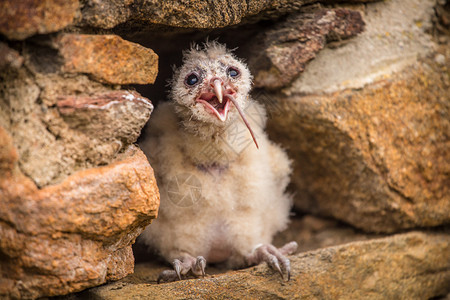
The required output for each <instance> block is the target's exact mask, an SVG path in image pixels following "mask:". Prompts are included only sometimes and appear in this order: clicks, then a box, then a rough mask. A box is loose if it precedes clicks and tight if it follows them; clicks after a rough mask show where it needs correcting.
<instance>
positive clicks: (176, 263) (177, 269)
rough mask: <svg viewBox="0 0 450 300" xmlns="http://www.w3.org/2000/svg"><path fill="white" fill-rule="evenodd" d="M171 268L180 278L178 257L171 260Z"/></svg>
mask: <svg viewBox="0 0 450 300" xmlns="http://www.w3.org/2000/svg"><path fill="white" fill-rule="evenodd" d="M173 269H174V270H175V273H177V276H178V279H179V280H181V273H180V272H181V261H180V260H178V259H175V260H174V261H173Z"/></svg>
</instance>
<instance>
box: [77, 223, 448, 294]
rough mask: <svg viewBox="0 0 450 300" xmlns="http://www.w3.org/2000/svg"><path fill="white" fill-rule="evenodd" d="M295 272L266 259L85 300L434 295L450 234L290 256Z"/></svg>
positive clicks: (444, 287) (119, 287)
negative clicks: (283, 271) (286, 275)
mask: <svg viewBox="0 0 450 300" xmlns="http://www.w3.org/2000/svg"><path fill="white" fill-rule="evenodd" d="M291 267H292V277H291V280H290V281H289V282H283V281H282V280H281V279H280V275H279V274H278V273H277V272H275V271H274V270H271V269H270V268H268V267H267V265H265V264H262V265H259V266H256V267H253V268H249V269H245V270H239V271H232V272H228V273H226V274H221V275H213V276H211V275H210V276H207V278H205V279H192V280H185V281H178V282H173V283H167V284H156V282H155V280H156V276H157V274H155V275H154V276H155V277H153V278H146V279H145V281H144V282H141V283H130V282H127V281H126V280H124V281H122V282H117V283H113V284H110V285H106V286H102V287H98V288H94V289H91V290H89V291H87V292H84V293H82V294H81V295H80V299H85V298H89V299H137V298H151V299H167V298H170V299H186V298H196V299H223V298H226V299H242V298H252V299H266V298H269V299H272V298H276V299H362V298H364V299H430V298H432V297H435V296H439V295H445V294H446V293H448V292H449V291H450V290H449V286H448V282H449V281H450V236H449V235H448V234H445V233H425V232H412V233H408V234H400V235H395V236H392V237H387V238H383V239H377V240H370V241H366V242H354V243H350V244H345V245H342V246H335V247H330V248H324V249H320V250H316V251H313V252H306V253H301V254H297V255H294V256H291Z"/></svg>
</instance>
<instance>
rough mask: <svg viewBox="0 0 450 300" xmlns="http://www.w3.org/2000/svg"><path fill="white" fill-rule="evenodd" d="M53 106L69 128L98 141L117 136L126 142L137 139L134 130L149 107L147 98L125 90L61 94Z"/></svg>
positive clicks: (151, 107) (137, 131)
mask: <svg viewBox="0 0 450 300" xmlns="http://www.w3.org/2000/svg"><path fill="white" fill-rule="evenodd" d="M56 106H57V107H58V110H59V112H60V113H61V115H62V117H63V119H64V121H65V122H66V123H67V124H68V126H69V127H70V128H73V129H74V130H78V131H81V132H83V133H84V134H86V135H88V136H90V137H92V138H97V139H99V140H113V139H116V138H117V137H120V142H122V143H123V144H127V145H128V144H131V143H134V142H135V141H136V140H137V139H138V137H139V134H140V131H139V130H136V129H137V128H142V127H143V125H144V124H145V123H146V122H147V120H148V118H149V114H150V113H151V111H152V110H153V105H152V103H151V102H150V101H149V100H148V99H146V98H144V97H142V96H141V95H139V93H137V92H129V91H111V92H107V93H98V94H95V95H94V96H61V97H59V98H58V102H57V104H56ZM105 124H107V126H105Z"/></svg>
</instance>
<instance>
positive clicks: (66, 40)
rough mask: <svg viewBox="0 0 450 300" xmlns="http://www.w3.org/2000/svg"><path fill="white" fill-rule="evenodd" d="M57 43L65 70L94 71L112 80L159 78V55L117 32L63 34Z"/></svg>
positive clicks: (151, 80) (143, 81) (130, 81)
mask: <svg viewBox="0 0 450 300" xmlns="http://www.w3.org/2000/svg"><path fill="white" fill-rule="evenodd" d="M54 43H55V44H56V47H57V49H58V51H59V53H60V54H61V56H62V57H63V66H62V70H63V71H64V72H68V73H86V74H90V75H91V76H93V77H94V78H95V79H97V80H99V81H101V82H105V83H110V84H151V83H154V82H155V79H156V74H157V73H158V55H156V54H155V53H154V52H153V51H152V50H151V49H148V48H145V47H142V46H141V45H139V44H136V43H131V42H128V41H125V40H123V39H122V38H120V37H119V36H117V35H88V34H62V35H61V36H59V37H58V38H57V39H56V40H55V41H54Z"/></svg>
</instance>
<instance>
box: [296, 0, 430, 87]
mask: <svg viewBox="0 0 450 300" xmlns="http://www.w3.org/2000/svg"><path fill="white" fill-rule="evenodd" d="M435 4H436V1H434V0H411V1H410V2H408V5H405V2H404V1H398V0H394V1H380V2H376V3H373V4H370V5H367V6H365V8H364V9H363V15H364V17H363V19H364V22H365V24H366V25H365V27H364V31H363V32H362V33H361V34H359V35H358V36H357V37H355V38H352V39H349V40H348V42H347V43H346V44H344V45H341V46H339V45H338V47H328V48H325V49H323V50H322V51H321V52H320V53H319V54H318V55H317V56H316V58H315V59H314V60H312V61H311V62H310V64H308V66H307V67H306V69H305V72H303V73H302V75H301V76H300V77H298V78H297V79H296V80H295V81H294V82H293V83H292V86H291V87H290V90H291V91H293V92H296V93H331V92H335V91H339V90H342V89H345V88H362V87H363V86H364V85H365V84H369V83H372V82H374V81H377V80H379V79H382V78H383V76H385V75H388V74H392V73H395V72H398V71H400V70H402V69H403V68H404V67H406V66H409V65H413V64H414V63H415V62H416V61H417V57H420V56H426V55H428V54H430V53H431V52H432V51H433V48H434V43H433V42H432V37H431V35H429V34H428V32H430V31H431V30H432V20H433V18H434V17H433V16H434V5H435ZM399 12H401V13H399ZM287 92H289V91H287Z"/></svg>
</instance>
